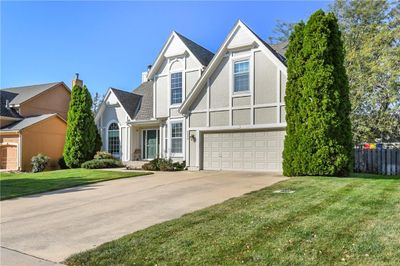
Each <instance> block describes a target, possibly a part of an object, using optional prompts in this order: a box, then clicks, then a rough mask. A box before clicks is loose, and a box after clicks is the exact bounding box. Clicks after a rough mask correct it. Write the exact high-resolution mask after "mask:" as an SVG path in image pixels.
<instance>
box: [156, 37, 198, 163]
mask: <svg viewBox="0 0 400 266" xmlns="http://www.w3.org/2000/svg"><path fill="white" fill-rule="evenodd" d="M163 56H164V59H163V62H162V64H160V65H161V67H160V68H159V69H158V70H156V74H155V77H154V81H155V82H154V84H155V85H154V92H155V97H154V99H155V110H156V118H158V119H165V121H164V122H163V124H165V125H162V127H161V128H160V132H161V133H160V147H161V148H162V149H161V151H160V155H161V156H163V157H167V158H172V159H173V160H176V161H183V160H185V158H188V157H189V155H188V153H189V139H188V131H187V129H188V125H189V123H190V122H189V119H186V118H184V117H183V115H182V114H181V113H179V111H178V108H179V105H171V104H170V98H171V95H170V79H171V73H175V72H182V101H184V100H185V97H186V96H187V95H188V94H189V93H190V91H191V90H192V88H193V86H194V85H195V84H196V82H197V80H198V79H199V78H200V74H201V69H202V66H201V64H199V62H198V61H197V60H196V59H195V58H194V57H193V56H192V55H191V53H190V51H189V50H188V49H187V48H186V46H185V45H184V44H183V43H182V42H181V40H180V39H179V38H177V37H176V36H173V37H172V40H171V41H170V43H169V44H168V45H167V47H166V50H165V51H164V55H163ZM202 104H203V105H204V109H205V102H203V103H202ZM203 120H204V119H203ZM176 121H182V123H183V137H182V138H183V140H182V142H183V147H182V150H183V152H182V154H181V155H178V154H172V152H171V123H173V122H176ZM165 127H166V128H167V130H166V131H165V129H164V128H165ZM165 147H167V148H166V149H165Z"/></svg>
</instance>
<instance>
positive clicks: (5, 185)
mask: <svg viewBox="0 0 400 266" xmlns="http://www.w3.org/2000/svg"><path fill="white" fill-rule="evenodd" d="M147 174H151V173H148V172H119V171H103V170H89V169H67V170H57V171H48V172H40V173H1V174H0V189H1V197H0V198H1V200H5V199H10V198H15V197H20V196H25V195H31V194H36V193H40V192H46V191H51V190H57V189H62V188H69V187H74V186H79V185H85V184H90V183H96V182H101V181H107V180H113V179H119V178H126V177H134V176H141V175H147Z"/></svg>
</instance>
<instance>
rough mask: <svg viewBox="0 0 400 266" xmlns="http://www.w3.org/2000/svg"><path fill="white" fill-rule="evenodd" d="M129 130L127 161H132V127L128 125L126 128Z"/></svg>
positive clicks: (127, 134) (127, 133)
mask: <svg viewBox="0 0 400 266" xmlns="http://www.w3.org/2000/svg"><path fill="white" fill-rule="evenodd" d="M126 130H127V132H126V144H127V145H126V146H127V147H126V157H125V159H126V160H127V161H132V143H131V140H132V127H131V126H129V125H128V127H127V128H126Z"/></svg>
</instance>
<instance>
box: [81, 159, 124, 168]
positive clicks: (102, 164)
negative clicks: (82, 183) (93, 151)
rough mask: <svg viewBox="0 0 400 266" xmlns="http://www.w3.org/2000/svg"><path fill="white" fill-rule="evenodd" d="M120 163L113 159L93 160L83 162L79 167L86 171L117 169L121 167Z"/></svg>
mask: <svg viewBox="0 0 400 266" xmlns="http://www.w3.org/2000/svg"><path fill="white" fill-rule="evenodd" d="M123 166H124V165H123V164H122V162H121V161H119V160H115V159H93V160H90V161H87V162H84V163H83V164H82V165H81V167H82V168H86V169H101V168H117V167H123Z"/></svg>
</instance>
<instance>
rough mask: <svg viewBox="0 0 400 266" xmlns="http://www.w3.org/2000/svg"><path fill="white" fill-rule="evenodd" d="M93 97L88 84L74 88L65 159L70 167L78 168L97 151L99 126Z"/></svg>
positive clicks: (69, 112)
mask: <svg viewBox="0 0 400 266" xmlns="http://www.w3.org/2000/svg"><path fill="white" fill-rule="evenodd" d="M91 108H92V98H91V96H90V93H89V91H88V89H87V88H86V86H84V87H83V88H82V87H80V86H78V85H75V86H74V87H73V88H72V93H71V101H70V104H69V110H68V125H67V135H66V140H65V145H64V160H65V163H66V165H67V166H68V167H70V168H77V167H80V166H81V164H82V163H83V162H85V161H87V160H90V159H92V158H93V156H94V154H95V153H96V149H97V146H98V145H97V144H96V134H97V128H96V125H95V123H94V118H93V113H92V110H91Z"/></svg>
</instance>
